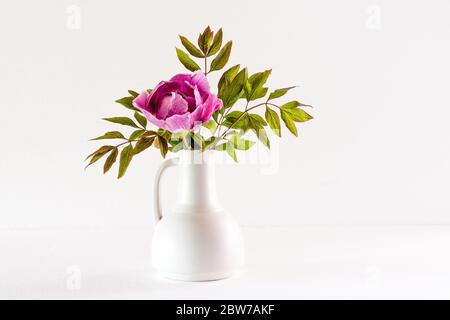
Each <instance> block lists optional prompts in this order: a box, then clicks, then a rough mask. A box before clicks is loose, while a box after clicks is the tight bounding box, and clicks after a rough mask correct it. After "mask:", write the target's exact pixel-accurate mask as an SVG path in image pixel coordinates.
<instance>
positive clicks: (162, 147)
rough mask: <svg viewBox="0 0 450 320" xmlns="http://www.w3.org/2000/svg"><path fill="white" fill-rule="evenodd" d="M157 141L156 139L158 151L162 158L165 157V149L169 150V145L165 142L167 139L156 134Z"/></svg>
mask: <svg viewBox="0 0 450 320" xmlns="http://www.w3.org/2000/svg"><path fill="white" fill-rule="evenodd" d="M157 141H158V148H159V151H160V152H161V155H162V156H163V158H165V157H166V155H167V151H169V146H168V144H167V140H166V139H165V138H164V137H163V136H160V135H158V136H157Z"/></svg>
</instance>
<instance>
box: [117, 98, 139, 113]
mask: <svg viewBox="0 0 450 320" xmlns="http://www.w3.org/2000/svg"><path fill="white" fill-rule="evenodd" d="M133 100H134V97H124V98H121V99H119V100H116V101H115V102H117V103H119V104H121V105H122V106H124V107H125V108H127V109H130V110H133V111H139V110H138V109H136V108H135V107H133Z"/></svg>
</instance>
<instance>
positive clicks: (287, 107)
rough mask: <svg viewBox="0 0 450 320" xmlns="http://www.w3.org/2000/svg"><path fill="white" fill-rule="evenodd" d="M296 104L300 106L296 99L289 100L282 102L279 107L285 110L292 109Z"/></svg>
mask: <svg viewBox="0 0 450 320" xmlns="http://www.w3.org/2000/svg"><path fill="white" fill-rule="evenodd" d="M298 106H301V103H300V102H298V101H289V102H288V103H285V104H283V105H282V106H281V107H280V109H283V110H287V109H294V108H297V107H298Z"/></svg>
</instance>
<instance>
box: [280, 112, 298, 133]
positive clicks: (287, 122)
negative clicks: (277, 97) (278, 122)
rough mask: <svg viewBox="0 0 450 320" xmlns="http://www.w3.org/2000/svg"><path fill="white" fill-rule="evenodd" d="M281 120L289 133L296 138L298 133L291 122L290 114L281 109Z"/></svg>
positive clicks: (292, 121)
mask: <svg viewBox="0 0 450 320" xmlns="http://www.w3.org/2000/svg"><path fill="white" fill-rule="evenodd" d="M281 119H283V122H284V124H285V125H286V127H287V128H288V129H289V131H290V132H292V134H293V135H294V136H296V137H298V131H297V127H296V126H295V122H294V120H292V118H291V116H290V114H289V113H288V112H286V111H285V110H283V109H281Z"/></svg>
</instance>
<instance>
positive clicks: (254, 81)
mask: <svg viewBox="0 0 450 320" xmlns="http://www.w3.org/2000/svg"><path fill="white" fill-rule="evenodd" d="M271 73H272V70H266V71H263V72H258V73H255V74H253V75H252V76H251V77H250V78H248V83H249V90H248V92H247V100H248V101H253V100H256V99H259V98H258V97H261V93H264V94H263V96H262V97H264V96H265V95H266V93H267V90H263V86H264V84H265V83H266V82H267V79H268V78H269V76H270V74H271Z"/></svg>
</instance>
